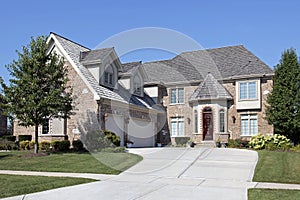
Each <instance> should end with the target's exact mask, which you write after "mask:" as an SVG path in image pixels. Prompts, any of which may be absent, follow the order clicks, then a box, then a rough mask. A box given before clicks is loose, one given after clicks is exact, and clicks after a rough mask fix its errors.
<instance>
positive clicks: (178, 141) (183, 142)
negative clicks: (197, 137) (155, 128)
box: [175, 137, 190, 145]
mask: <svg viewBox="0 0 300 200" xmlns="http://www.w3.org/2000/svg"><path fill="white" fill-rule="evenodd" d="M189 140H190V137H176V138H175V143H176V145H186V143H187V142H188V141H189Z"/></svg>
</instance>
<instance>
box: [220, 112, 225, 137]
mask: <svg viewBox="0 0 300 200" xmlns="http://www.w3.org/2000/svg"><path fill="white" fill-rule="evenodd" d="M220 132H225V113H224V110H223V109H222V110H220Z"/></svg>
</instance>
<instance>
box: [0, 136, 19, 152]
mask: <svg viewBox="0 0 300 200" xmlns="http://www.w3.org/2000/svg"><path fill="white" fill-rule="evenodd" d="M18 149H19V147H18V146H17V145H16V144H15V142H12V141H8V140H6V139H5V140H0V150H5V151H8V150H18Z"/></svg>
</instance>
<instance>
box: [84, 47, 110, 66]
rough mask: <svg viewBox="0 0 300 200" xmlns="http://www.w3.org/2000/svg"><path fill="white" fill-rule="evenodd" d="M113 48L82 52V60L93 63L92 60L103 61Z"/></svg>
mask: <svg viewBox="0 0 300 200" xmlns="http://www.w3.org/2000/svg"><path fill="white" fill-rule="evenodd" d="M112 50H113V48H112V47H111V48H103V49H95V50H89V51H84V52H81V53H80V62H82V63H91V62H102V61H103V60H104V59H105V58H106V56H108V55H109V54H110V52H111V51H112Z"/></svg>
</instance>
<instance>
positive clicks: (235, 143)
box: [227, 139, 249, 148]
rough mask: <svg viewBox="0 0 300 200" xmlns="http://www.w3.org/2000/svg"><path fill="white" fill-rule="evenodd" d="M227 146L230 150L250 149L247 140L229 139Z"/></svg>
mask: <svg viewBox="0 0 300 200" xmlns="http://www.w3.org/2000/svg"><path fill="white" fill-rule="evenodd" d="M227 145H228V147H229V148H248V147H249V141H248V140H245V139H229V140H228V144H227Z"/></svg>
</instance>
